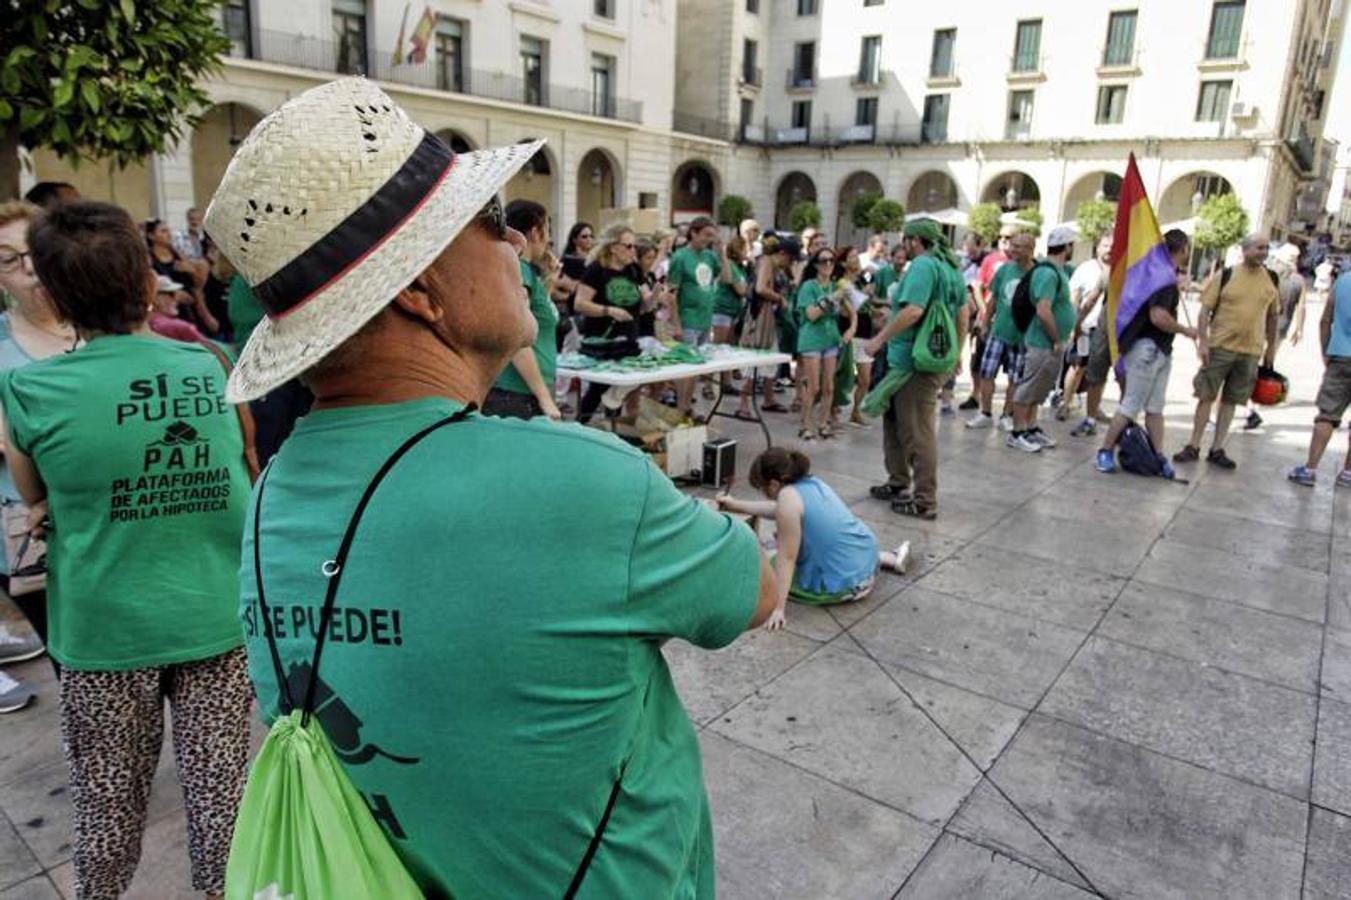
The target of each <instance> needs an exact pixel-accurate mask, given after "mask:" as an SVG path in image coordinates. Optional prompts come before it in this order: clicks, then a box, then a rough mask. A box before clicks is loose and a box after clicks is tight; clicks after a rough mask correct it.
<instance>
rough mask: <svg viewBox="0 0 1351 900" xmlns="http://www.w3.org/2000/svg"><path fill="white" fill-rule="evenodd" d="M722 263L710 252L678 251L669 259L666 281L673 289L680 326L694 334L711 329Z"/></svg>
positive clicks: (683, 248) (688, 248)
mask: <svg viewBox="0 0 1351 900" xmlns="http://www.w3.org/2000/svg"><path fill="white" fill-rule="evenodd" d="M721 273H722V259H721V258H720V257H719V256H718V254H717V252H716V251H713V250H697V251H696V250H694V249H693V248H691V247H681V248H680V249H679V250H677V251H676V252H675V253H673V254H672V255H671V261H670V264H669V265H668V266H667V270H666V278H667V280H668V281H669V282H670V284H671V285H672V287H674V288H675V289H676V301H677V303H678V305H679V307H680V325H681V327H683V328H693V329H695V330H696V331H706V330H708V329H709V328H712V327H713V305H714V303H716V302H717V299H718V276H719V275H720V274H721Z"/></svg>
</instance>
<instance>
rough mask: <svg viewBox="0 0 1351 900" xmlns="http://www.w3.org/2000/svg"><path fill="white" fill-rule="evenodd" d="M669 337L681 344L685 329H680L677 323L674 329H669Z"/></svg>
mask: <svg viewBox="0 0 1351 900" xmlns="http://www.w3.org/2000/svg"><path fill="white" fill-rule="evenodd" d="M671 337H673V338H675V339H676V340H677V341H681V342H683V341H684V340H685V329H683V328H681V327H680V323H679V322H676V325H675V328H673V329H671Z"/></svg>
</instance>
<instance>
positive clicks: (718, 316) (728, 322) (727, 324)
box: [713, 313, 736, 328]
mask: <svg viewBox="0 0 1351 900" xmlns="http://www.w3.org/2000/svg"><path fill="white" fill-rule="evenodd" d="M735 322H736V316H728V315H724V314H722V313H714V314H713V327H714V328H731V327H732V325H733V324H734V323H735Z"/></svg>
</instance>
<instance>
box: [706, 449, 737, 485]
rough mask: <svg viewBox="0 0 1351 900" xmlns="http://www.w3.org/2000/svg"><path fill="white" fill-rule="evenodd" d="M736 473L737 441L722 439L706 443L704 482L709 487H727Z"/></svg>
mask: <svg viewBox="0 0 1351 900" xmlns="http://www.w3.org/2000/svg"><path fill="white" fill-rule="evenodd" d="M735 472H736V441H734V440H732V439H731V438H722V439H721V440H717V441H705V442H704V468H703V473H702V474H703V477H702V481H703V483H704V484H705V485H707V486H708V487H726V486H727V484H728V483H729V482H730V481H731V480H732V475H733V473H735Z"/></svg>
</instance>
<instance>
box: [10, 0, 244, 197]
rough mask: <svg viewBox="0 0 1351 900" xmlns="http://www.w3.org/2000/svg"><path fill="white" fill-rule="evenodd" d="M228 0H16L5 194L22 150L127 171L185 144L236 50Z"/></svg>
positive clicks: (13, 5) (12, 15)
mask: <svg viewBox="0 0 1351 900" xmlns="http://www.w3.org/2000/svg"><path fill="white" fill-rule="evenodd" d="M219 3H220V0H19V2H17V3H15V2H14V0H9V2H5V3H4V4H3V10H4V15H0V52H3V53H4V60H3V64H2V65H0V135H2V136H3V143H2V144H0V156H7V157H14V158H9V159H5V158H0V173H2V174H3V176H6V177H7V176H9V175H11V172H10V171H9V170H8V169H7V167H13V170H12V175H13V177H14V179H15V181H14V184H13V185H12V186H11V185H8V184H5V183H2V182H0V195H2V194H4V193H6V192H7V191H6V189H8V190H9V191H13V190H14V189H16V188H17V158H16V156H15V155H16V152H17V147H18V145H19V144H20V143H22V144H23V145H24V146H27V147H29V148H37V147H45V148H47V149H49V150H51V151H53V152H55V153H56V154H57V155H58V156H60V157H61V158H63V159H66V160H68V161H70V162H71V163H72V164H75V163H77V162H78V161H79V160H80V159H81V158H84V159H107V160H109V161H110V162H111V163H112V164H113V165H115V166H117V167H119V168H123V167H126V166H128V165H130V164H131V163H133V162H136V161H138V160H141V159H143V158H144V157H146V156H148V155H150V154H153V153H162V152H164V151H165V150H167V149H168V148H171V147H173V146H174V145H175V144H177V143H178V141H179V139H180V138H181V137H182V136H183V133H184V129H185V128H190V127H192V126H193V125H195V124H196V123H197V121H198V118H199V115H200V113H201V111H202V110H204V109H205V107H206V106H207V104H208V102H209V98H208V95H207V93H206V91H204V90H203V89H202V88H201V87H200V84H201V79H202V78H203V76H205V75H209V74H211V73H213V72H215V71H217V70H218V68H219V65H220V63H219V58H220V56H221V55H222V54H223V53H225V52H227V51H228V50H229V48H230V42H229V40H227V39H226V37H225V36H224V35H223V34H222V33H221V31H220V29H219V27H218V26H217V24H216V19H215V15H214V13H215V9H216V7H217V6H218V5H219Z"/></svg>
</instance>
